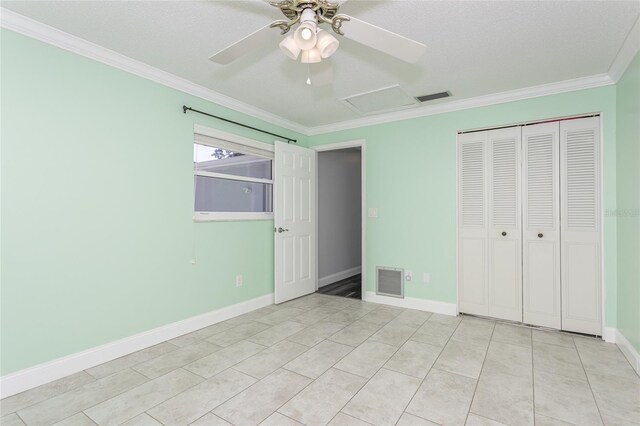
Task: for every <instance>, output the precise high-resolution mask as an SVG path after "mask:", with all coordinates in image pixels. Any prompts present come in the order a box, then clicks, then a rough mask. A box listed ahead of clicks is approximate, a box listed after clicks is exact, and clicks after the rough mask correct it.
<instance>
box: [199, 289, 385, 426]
mask: <svg viewBox="0 0 640 426" xmlns="http://www.w3.org/2000/svg"><path fill="white" fill-rule="evenodd" d="M336 297H337V296H336ZM341 299H342V298H341ZM327 303H330V302H327ZM320 306H322V305H320ZM292 307H295V306H292ZM346 309H349V307H345V308H344V309H342V310H339V312H342V311H343V310H346ZM376 309H377V308H376ZM301 315H303V314H301ZM329 316H330V315H329ZM353 322H355V321H353ZM353 322H352V323H353ZM299 324H302V323H299ZM303 325H306V324H303ZM348 325H351V324H348ZM348 325H347V326H348ZM347 326H345V327H343V328H342V329H340V330H338V331H337V332H336V333H338V332H339V331H341V330H343V329H344V328H346V327H347ZM309 327H310V326H307V327H305V328H309ZM300 331H303V330H300ZM334 334H335V333H334ZM289 337H291V336H289ZM329 337H330V336H329ZM283 340H286V338H285V339H283ZM326 340H328V338H327V339H323V340H321V341H320V342H318V343H317V344H316V345H315V346H312V347H307V348H308V349H307V350H306V351H304V352H303V353H302V354H300V355H298V356H301V355H303V354H304V353H306V352H308V351H310V350H311V349H313V348H315V347H316V346H318V345H319V344H320V343H322V342H324V341H326ZM293 343H296V342H293ZM334 343H337V342H334ZM302 346H306V345H302ZM347 346H348V345H347ZM353 349H354V350H355V348H353ZM352 351H353V350H352ZM349 353H351V352H349ZM256 355H257V354H256ZM347 355H348V354H346V355H345V356H347ZM252 356H255V355H252ZM296 358H297V357H296ZM343 358H344V357H343ZM294 359H295V358H294ZM341 359H342V358H341ZM338 362H340V360H338V361H336V362H335V363H334V364H333V365H335V364H337V363H338ZM234 365H237V364H234ZM285 365H286V364H285ZM333 365H332V366H331V367H329V368H328V369H327V370H326V371H328V370H329V369H331V368H333ZM229 368H233V366H231V367H229ZM280 369H283V370H285V371H289V372H290V373H293V374H297V375H299V376H301V377H304V378H307V379H310V380H311V382H309V384H307V385H306V386H305V387H303V388H302V389H300V390H299V391H298V392H296V393H295V394H294V395H293V396H291V398H289V399H288V400H287V401H285V402H284V403H283V404H281V405H280V406H278V408H276V409H275V410H274V411H273V412H271V414H269V415H268V416H267V417H265V418H264V419H262V420H261V421H260V422H263V421H265V420H266V419H267V418H269V417H270V416H272V415H273V414H274V413H278V414H281V415H283V416H285V417H287V418H290V417H288V416H286V415H285V414H283V413H280V412H279V411H278V410H280V408H282V407H283V406H284V405H286V404H287V403H288V402H289V401H291V400H292V399H293V398H295V397H296V396H297V395H299V394H300V393H301V392H302V391H304V390H305V389H306V388H308V387H309V386H311V384H313V383H314V382H315V381H316V380H317V378H316V379H312V378H311V377H307V376H305V375H303V374H300V373H296V372H295V371H290V370H288V369H286V368H284V365H283V366H281V367H278V368H276V369H275V370H274V371H272V372H271V373H269V374H268V375H267V376H265V378H266V377H268V376H270V375H272V374H273V373H275V372H276V371H278V370H280ZM234 370H235V369H234ZM225 371H226V370H225ZM235 371H238V370H235ZM326 371H325V373H326ZM243 374H246V373H243ZM322 374H324V373H322ZM350 374H353V373H350ZM249 377H253V376H251V375H249ZM263 379H264V378H263ZM261 380H262V379H258V380H257V381H256V383H254V384H252V385H251V386H249V387H247V388H245V389H243V390H242V391H240V392H238V394H240V393H242V392H244V391H245V390H247V389H250V388H251V387H253V386H255V385H256V384H257V383H259V382H260V381H261ZM363 386H364V385H363ZM238 394H236V395H234V396H233V397H235V396H237V395H238ZM230 399H231V398H229V399H227V400H226V401H225V402H227V401H229V400H230ZM222 404H224V403H221V404H219V405H218V406H216V407H215V408H213V409H212V410H211V411H210V413H211V414H213V415H214V416H216V414H215V413H214V412H213V410H215V409H216V408H218V407H219V406H221V405H222ZM205 415H206V414H205ZM221 418H222V417H221ZM224 420H225V421H228V420H227V419H224ZM292 420H295V419H292ZM296 421H297V420H296ZM229 423H231V422H229Z"/></svg>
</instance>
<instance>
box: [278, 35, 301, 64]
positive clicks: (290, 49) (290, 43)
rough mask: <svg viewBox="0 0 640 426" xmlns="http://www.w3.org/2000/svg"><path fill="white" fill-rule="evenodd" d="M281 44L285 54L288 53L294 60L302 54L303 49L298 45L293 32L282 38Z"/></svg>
mask: <svg viewBox="0 0 640 426" xmlns="http://www.w3.org/2000/svg"><path fill="white" fill-rule="evenodd" d="M279 46H280V50H282V51H283V52H284V54H285V55H287V56H288V57H289V58H291V59H293V60H294V61H295V60H296V59H298V55H300V51H301V50H302V49H300V48H299V47H298V44H297V43H296V41H295V40H294V39H293V35H292V34H289V35H288V36H286V37H285V38H284V39H282V41H281V42H280V45H279Z"/></svg>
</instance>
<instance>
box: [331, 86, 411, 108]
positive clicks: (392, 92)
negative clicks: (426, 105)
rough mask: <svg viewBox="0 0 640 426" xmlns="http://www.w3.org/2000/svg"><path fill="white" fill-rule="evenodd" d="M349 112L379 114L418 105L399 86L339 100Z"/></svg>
mask: <svg viewBox="0 0 640 426" xmlns="http://www.w3.org/2000/svg"><path fill="white" fill-rule="evenodd" d="M340 101H341V102H342V103H344V104H345V105H346V106H347V107H349V108H350V109H351V110H353V111H355V112H357V113H358V114H362V115H371V114H379V113H381V112H389V111H397V110H401V109H406V108H411V107H414V106H416V105H418V104H419V102H418V101H417V100H416V99H415V98H414V97H413V96H409V95H408V94H407V93H406V92H405V91H404V90H402V88H401V87H400V86H399V85H397V84H396V85H394V86H389V87H384V88H382V89H376V90H372V91H369V92H364V93H359V94H356V95H352V96H348V97H346V98H342V99H340Z"/></svg>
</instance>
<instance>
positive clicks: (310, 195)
mask: <svg viewBox="0 0 640 426" xmlns="http://www.w3.org/2000/svg"><path fill="white" fill-rule="evenodd" d="M274 163H275V164H274V167H275V170H274V224H275V229H274V230H275V302H276V303H282V302H286V301H287V300H291V299H295V298H296V297H300V296H304V295H306V294H309V293H313V292H314V291H315V290H316V282H315V280H316V264H315V262H316V253H315V250H316V235H315V233H316V206H315V203H316V194H315V190H316V182H315V179H316V170H315V168H316V153H315V151H312V150H310V149H307V148H302V147H299V146H296V145H292V144H287V143H284V142H276V144H275V162H274Z"/></svg>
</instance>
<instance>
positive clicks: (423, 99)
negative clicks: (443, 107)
mask: <svg viewBox="0 0 640 426" xmlns="http://www.w3.org/2000/svg"><path fill="white" fill-rule="evenodd" d="M449 96H451V92H449V91H448V90H447V91H446V92H440V93H432V94H430V95H422V96H416V99H417V100H418V102H428V101H435V100H436V99H442V98H448V97H449Z"/></svg>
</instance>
